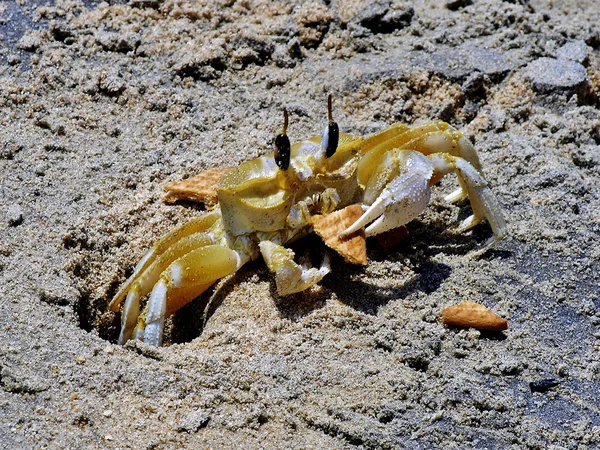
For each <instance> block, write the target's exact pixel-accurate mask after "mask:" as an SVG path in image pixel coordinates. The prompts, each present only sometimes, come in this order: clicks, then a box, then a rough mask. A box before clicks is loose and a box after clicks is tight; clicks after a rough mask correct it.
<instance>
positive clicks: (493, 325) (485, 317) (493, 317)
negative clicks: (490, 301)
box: [442, 300, 508, 331]
mask: <svg viewBox="0 0 600 450" xmlns="http://www.w3.org/2000/svg"><path fill="white" fill-rule="evenodd" d="M442 323H443V324H444V325H453V326H456V327H463V328H468V327H472V328H477V329H478V330H484V331H504V330H507V329H508V321H507V320H506V319H503V318H502V317H500V316H499V315H497V314H496V313H494V312H493V311H490V310H489V309H487V308H486V307H485V306H483V305H480V304H479V303H475V302H472V301H469V300H463V301H462V302H460V303H458V304H456V305H452V306H448V307H447V308H446V309H444V311H442Z"/></svg>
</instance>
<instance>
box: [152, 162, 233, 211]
mask: <svg viewBox="0 0 600 450" xmlns="http://www.w3.org/2000/svg"><path fill="white" fill-rule="evenodd" d="M230 170H231V167H226V168H224V169H209V170H205V171H203V172H200V173H199V174H198V175H197V176H195V177H192V178H188V179H187V180H183V181H178V182H175V183H169V184H167V185H165V190H166V191H167V193H166V194H165V196H164V197H163V200H164V201H165V202H166V203H175V202H177V201H180V200H184V201H190V202H201V203H204V205H205V206H206V207H207V208H212V207H214V206H215V205H216V204H217V202H218V198H217V183H218V182H219V180H220V179H221V177H222V176H223V175H225V174H226V173H227V172H229V171H230Z"/></svg>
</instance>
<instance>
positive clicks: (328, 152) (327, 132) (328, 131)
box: [321, 94, 340, 158]
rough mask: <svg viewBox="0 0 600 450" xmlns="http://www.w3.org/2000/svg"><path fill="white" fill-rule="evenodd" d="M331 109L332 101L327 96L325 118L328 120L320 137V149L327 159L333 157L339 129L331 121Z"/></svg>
mask: <svg viewBox="0 0 600 450" xmlns="http://www.w3.org/2000/svg"><path fill="white" fill-rule="evenodd" d="M332 109H333V100H332V98H331V94H329V95H328V96H327V116H328V118H329V124H327V127H326V128H325V129H324V130H323V135H322V137H321V148H322V149H323V151H324V152H325V156H327V157H328V158H329V157H331V156H333V154H334V153H335V151H336V150H337V147H338V142H339V139H340V128H339V127H338V124H337V122H335V121H334V120H333V113H332Z"/></svg>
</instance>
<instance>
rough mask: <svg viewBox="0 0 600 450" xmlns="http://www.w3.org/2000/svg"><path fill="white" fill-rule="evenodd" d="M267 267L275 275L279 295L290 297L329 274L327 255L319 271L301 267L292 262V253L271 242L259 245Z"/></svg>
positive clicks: (263, 242)
mask: <svg viewBox="0 0 600 450" xmlns="http://www.w3.org/2000/svg"><path fill="white" fill-rule="evenodd" d="M259 247H260V252H261V254H262V255H263V258H264V260H265V262H266V263H267V267H269V270H271V272H274V273H275V283H276V284H277V292H278V293H279V295H282V296H283V295H290V294H295V293H296V292H301V291H304V290H306V289H308V288H310V287H311V286H314V285H315V284H317V283H318V282H319V281H321V280H322V279H323V277H324V276H325V275H327V274H328V273H329V272H330V267H329V259H328V257H327V255H326V256H325V259H324V260H323V264H322V265H321V267H320V268H319V269H315V268H307V267H302V266H300V265H298V264H296V263H295V262H294V252H293V251H292V250H290V249H289V248H286V247H283V246H282V245H279V244H276V243H274V242H272V241H262V242H260V244H259Z"/></svg>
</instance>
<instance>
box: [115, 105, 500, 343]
mask: <svg viewBox="0 0 600 450" xmlns="http://www.w3.org/2000/svg"><path fill="white" fill-rule="evenodd" d="M328 116H329V124H328V125H327V127H326V128H325V130H324V131H323V133H322V135H321V136H314V137H311V138H309V139H308V140H304V141H301V142H298V143H296V144H294V145H290V141H289V139H288V137H287V128H288V115H287V111H286V110H285V109H284V126H283V131H282V133H281V134H279V135H278V136H277V137H276V139H275V151H274V154H270V155H266V156H263V157H260V158H256V159H254V160H251V161H246V162H244V163H242V164H241V165H240V166H239V167H237V168H235V169H232V170H231V171H229V172H227V173H225V175H223V176H222V178H221V179H220V180H219V181H218V183H217V185H216V192H217V195H218V204H217V205H216V207H215V208H214V209H213V210H212V211H210V212H207V213H205V214H202V215H201V216H199V217H197V218H195V219H193V220H191V221H190V222H188V223H185V224H183V225H182V226H180V227H178V228H176V229H175V230H173V231H171V232H170V233H169V234H167V235H166V236H164V237H163V238H162V239H160V240H159V241H158V242H157V243H156V244H155V245H154V246H153V247H152V248H151V249H150V250H149V251H148V252H147V253H146V255H145V256H144V257H143V258H142V259H141V261H140V262H139V263H138V264H137V266H136V267H135V269H134V271H133V274H132V275H131V276H130V277H129V279H128V280H127V281H126V282H125V283H124V285H123V286H122V287H121V289H120V290H119V292H118V293H117V294H116V295H115V297H114V298H113V300H112V301H111V303H110V305H109V307H110V309H112V310H113V311H117V310H118V309H119V305H120V303H121V302H122V301H123V299H125V305H124V307H123V313H122V326H121V334H120V336H119V343H121V344H123V343H125V342H126V341H127V340H129V339H131V338H132V337H134V338H137V339H143V340H144V341H145V342H147V343H149V344H152V345H156V346H158V345H160V344H161V340H162V335H163V327H164V322H165V318H166V317H167V316H168V315H170V314H171V313H173V312H175V311H177V310H178V309H180V308H181V307H183V306H184V305H185V304H187V303H188V302H189V301H191V300H192V299H194V298H196V297H197V296H199V295H200V294H201V293H202V292H204V291H205V290H206V289H207V288H208V287H210V286H211V285H212V284H213V283H214V282H215V281H216V280H218V279H220V278H222V277H225V276H227V275H230V274H232V273H234V272H235V271H236V270H238V269H239V268H240V267H241V266H242V265H243V264H245V263H246V262H247V261H250V260H253V259H255V258H257V257H258V256H259V255H262V256H263V258H264V260H265V262H266V264H267V266H268V267H269V269H270V270H271V271H272V272H274V273H275V280H276V285H277V291H278V293H279V294H280V295H282V296H285V295H289V294H293V293H296V292H300V291H303V290H305V289H308V288H310V287H311V286H313V285H315V284H317V283H318V282H319V281H320V280H321V279H322V278H323V277H324V276H325V275H326V274H327V273H329V271H330V267H329V262H328V259H327V256H325V258H324V260H323V263H322V265H321V267H320V268H308V267H304V266H300V265H299V264H297V263H296V262H294V253H293V251H292V250H290V249H288V248H286V247H284V244H286V243H288V242H290V241H293V240H296V239H298V238H300V237H302V236H305V235H306V234H308V233H310V232H311V231H312V225H311V216H312V215H315V214H328V213H331V212H333V211H335V210H339V209H341V208H344V207H346V206H348V205H353V204H356V203H358V204H360V206H361V207H362V210H360V209H359V217H358V218H357V219H356V220H355V221H354V223H352V224H351V225H350V226H348V227H347V228H346V229H345V230H342V231H341V232H340V233H339V238H340V239H345V238H347V237H349V236H350V235H352V234H353V233H356V232H357V231H359V230H362V229H364V231H365V234H366V236H373V235H376V234H379V233H382V232H384V231H387V230H390V229H393V228H397V227H400V226H401V225H403V224H406V223H408V222H410V221H411V220H412V219H414V218H415V217H416V216H418V215H419V214H420V213H421V212H422V211H423V210H424V209H425V208H426V206H427V204H428V202H429V199H430V186H432V185H433V184H435V183H436V182H438V181H439V180H440V179H441V178H442V177H443V176H445V175H446V174H448V173H450V172H454V173H456V174H457V175H458V182H459V184H460V188H459V189H458V190H456V191H455V192H453V193H451V194H450V195H448V196H447V197H446V200H448V201H450V202H456V201H459V200H461V199H463V198H465V197H468V198H469V200H470V202H471V207H472V209H473V215H472V216H470V217H468V218H467V219H466V220H464V221H463V222H462V223H461V224H460V225H459V226H458V229H457V232H461V231H465V230H467V229H469V228H471V227H473V226H475V225H476V224H478V223H479V222H481V221H483V220H487V222H488V224H489V225H490V226H491V228H492V231H493V236H492V237H491V238H490V239H489V240H488V241H487V242H486V243H485V244H484V245H483V246H482V247H481V248H479V249H478V250H476V251H474V252H473V254H474V255H479V254H482V253H483V252H485V251H486V250H487V249H489V248H490V247H492V246H493V245H494V244H495V243H496V242H498V241H499V240H501V239H502V238H503V237H504V236H505V235H506V223H505V221H504V218H503V215H502V211H501V209H500V207H499V205H498V203H497V201H496V198H495V196H494V194H493V193H492V191H491V190H490V189H489V187H488V185H487V182H486V181H485V179H484V178H483V176H482V174H481V165H480V163H479V159H478V156H477V153H476V152H475V149H474V148H473V146H472V144H471V143H470V141H469V140H468V139H467V138H466V137H464V136H463V135H462V134H461V133H460V132H459V131H457V130H456V129H454V128H452V127H451V126H449V125H448V124H446V123H444V122H441V121H437V122H430V123H427V124H425V125H420V126H415V127H408V126H405V125H402V124H395V125H392V126H391V127H389V128H387V129H385V130H383V131H380V132H379V133H376V134H374V135H372V136H369V137H365V138H363V137H360V136H353V135H351V134H346V133H340V132H339V128H338V125H337V123H336V122H334V120H333V118H332V102H331V96H329V97H328ZM361 213H362V214H361ZM364 227H366V228H364ZM148 293H150V297H149V300H148V302H147V303H146V306H145V308H144V309H143V310H142V311H141V312H140V300H141V299H142V297H144V296H145V295H147V294H148Z"/></svg>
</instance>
